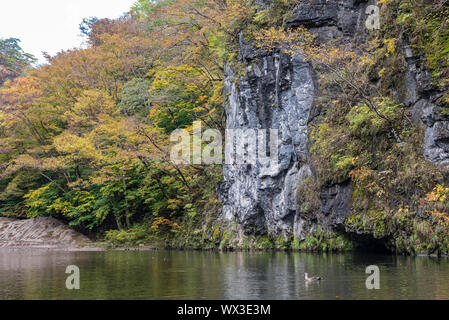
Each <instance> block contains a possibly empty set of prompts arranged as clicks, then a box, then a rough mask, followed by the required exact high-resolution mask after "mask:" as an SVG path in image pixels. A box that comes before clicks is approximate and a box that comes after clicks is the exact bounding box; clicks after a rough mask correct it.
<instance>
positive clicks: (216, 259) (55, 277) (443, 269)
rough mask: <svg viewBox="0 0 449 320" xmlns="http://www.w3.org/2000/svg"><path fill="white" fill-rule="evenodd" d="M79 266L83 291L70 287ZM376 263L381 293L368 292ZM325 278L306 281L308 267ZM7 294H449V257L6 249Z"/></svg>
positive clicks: (3, 282) (2, 256)
mask: <svg viewBox="0 0 449 320" xmlns="http://www.w3.org/2000/svg"><path fill="white" fill-rule="evenodd" d="M68 265H77V266H78V267H79V268H80V272H81V289H80V290H78V291H69V290H67V289H66V287H65V281H66V277H67V276H68V275H66V274H65V269H66V267H67V266H68ZM368 265H378V266H379V268H380V286H381V288H380V290H367V289H366V286H365V280H366V278H367V276H368V275H366V274H365V269H366V267H367V266H368ZM305 271H307V272H308V273H309V274H310V275H320V276H321V277H323V278H324V279H323V281H321V283H312V284H306V283H305V282H304V272H305ZM0 299H187V300H191V299H195V300H196V299H220V300H221V299H449V259H448V258H442V259H437V258H428V257H416V258H412V257H394V256H376V255H360V254H344V255H343V254H342V255H333V254H304V253H285V252H254V253H248V252H232V253H215V252H190V251H189V252H181V251H154V252H130V251H126V252H48V251H36V250H27V251H18V250H14V251H11V250H0Z"/></svg>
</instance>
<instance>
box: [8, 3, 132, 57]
mask: <svg viewBox="0 0 449 320" xmlns="http://www.w3.org/2000/svg"><path fill="white" fill-rule="evenodd" d="M135 2H136V0H0V38H3V39H4V38H18V39H20V40H21V41H22V42H21V47H22V48H23V50H24V51H25V52H28V53H31V54H33V55H34V56H36V57H37V58H38V59H39V62H40V63H43V62H45V59H44V58H43V56H42V54H41V52H42V51H45V52H48V53H49V54H51V55H54V54H56V53H58V52H59V51H61V50H66V49H71V48H74V47H79V46H80V45H81V43H82V42H83V38H81V37H80V36H79V35H80V31H79V24H80V23H81V21H82V20H83V18H87V17H97V18H118V17H120V16H121V15H122V14H123V13H125V12H127V11H129V9H130V8H131V6H132V5H133V4H134V3H135Z"/></svg>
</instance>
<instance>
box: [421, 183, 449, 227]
mask: <svg viewBox="0 0 449 320" xmlns="http://www.w3.org/2000/svg"><path fill="white" fill-rule="evenodd" d="M448 195H449V188H447V187H444V186H442V185H440V184H439V185H437V186H436V187H435V188H434V189H433V190H432V192H430V193H428V194H427V195H426V196H425V198H424V199H421V204H422V205H426V206H427V207H428V208H430V209H429V210H427V213H428V214H430V216H431V218H432V220H433V221H434V222H435V223H436V224H437V225H441V226H444V227H447V228H449V213H448V202H447V197H448ZM448 232H449V229H448Z"/></svg>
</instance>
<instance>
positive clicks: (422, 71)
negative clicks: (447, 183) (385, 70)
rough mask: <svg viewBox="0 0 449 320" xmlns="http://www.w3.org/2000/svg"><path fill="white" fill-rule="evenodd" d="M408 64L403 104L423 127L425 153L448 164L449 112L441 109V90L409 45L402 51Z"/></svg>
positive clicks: (440, 162)
mask: <svg viewBox="0 0 449 320" xmlns="http://www.w3.org/2000/svg"><path fill="white" fill-rule="evenodd" d="M403 53H404V57H405V59H406V61H407V64H408V70H407V74H406V79H405V82H404V89H405V92H406V95H405V99H404V103H405V104H406V105H407V106H409V107H410V108H411V112H412V120H413V121H414V122H415V123H418V124H419V125H421V126H422V127H423V129H424V132H425V136H424V156H425V157H426V158H427V159H428V160H429V161H431V162H433V163H436V164H439V165H443V166H446V165H449V115H445V114H443V113H442V112H441V106H440V105H439V98H440V97H441V93H440V92H438V89H437V88H436V87H435V86H434V84H433V79H432V74H431V72H430V71H429V70H428V69H427V68H426V67H425V66H423V65H421V64H420V63H419V61H420V60H422V59H420V58H422V57H415V56H414V55H413V53H412V50H411V48H410V47H405V48H404V50H403Z"/></svg>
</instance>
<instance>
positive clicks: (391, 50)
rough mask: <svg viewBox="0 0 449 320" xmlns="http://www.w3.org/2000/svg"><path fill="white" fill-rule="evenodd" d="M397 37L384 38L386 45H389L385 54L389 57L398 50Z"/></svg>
mask: <svg viewBox="0 0 449 320" xmlns="http://www.w3.org/2000/svg"><path fill="white" fill-rule="evenodd" d="M395 41H396V39H395V38H388V39H385V40H384V43H385V45H386V46H387V52H386V53H385V56H386V57H388V56H390V55H392V54H394V53H395V52H396V44H395Z"/></svg>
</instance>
